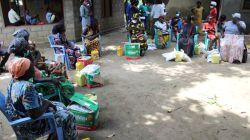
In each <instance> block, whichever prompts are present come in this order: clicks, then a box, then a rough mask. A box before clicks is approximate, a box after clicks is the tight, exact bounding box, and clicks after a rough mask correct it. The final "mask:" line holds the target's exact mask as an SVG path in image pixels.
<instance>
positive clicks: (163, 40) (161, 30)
mask: <svg viewBox="0 0 250 140" xmlns="http://www.w3.org/2000/svg"><path fill="white" fill-rule="evenodd" d="M155 27H156V28H157V29H158V30H157V32H156V33H157V35H158V36H159V43H158V44H159V45H160V46H166V44H167V42H168V40H169V32H168V28H169V27H168V25H167V23H166V22H163V23H161V22H160V21H157V22H155Z"/></svg>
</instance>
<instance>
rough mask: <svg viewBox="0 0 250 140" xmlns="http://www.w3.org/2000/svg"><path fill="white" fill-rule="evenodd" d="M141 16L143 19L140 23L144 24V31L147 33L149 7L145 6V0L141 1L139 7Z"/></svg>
mask: <svg viewBox="0 0 250 140" xmlns="http://www.w3.org/2000/svg"><path fill="white" fill-rule="evenodd" d="M139 10H140V13H141V16H142V17H143V18H144V19H142V22H143V23H144V27H145V30H146V31H147V30H148V28H149V15H150V8H149V5H148V4H146V2H145V0H142V4H141V5H140V7H139Z"/></svg>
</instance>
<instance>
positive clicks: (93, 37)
mask: <svg viewBox="0 0 250 140" xmlns="http://www.w3.org/2000/svg"><path fill="white" fill-rule="evenodd" d="M99 35H100V31H99V24H98V20H97V19H96V18H93V20H92V21H91V25H90V26H89V27H88V28H86V29H85V30H84V31H83V33H82V36H83V37H84V43H85V47H86V49H87V50H86V51H87V55H91V51H93V50H98V51H100V40H99ZM99 53H100V52H99Z"/></svg>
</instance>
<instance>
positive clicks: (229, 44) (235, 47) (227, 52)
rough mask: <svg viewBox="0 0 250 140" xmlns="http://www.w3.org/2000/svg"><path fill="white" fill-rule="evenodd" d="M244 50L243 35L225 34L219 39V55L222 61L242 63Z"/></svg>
mask: <svg viewBox="0 0 250 140" xmlns="http://www.w3.org/2000/svg"><path fill="white" fill-rule="evenodd" d="M244 49H245V46H244V35H233V34H225V37H224V38H222V39H221V49H220V53H221V58H222V60H223V61H226V62H229V63H234V62H236V61H238V62H242V58H243V52H244Z"/></svg>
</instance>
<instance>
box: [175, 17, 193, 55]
mask: <svg viewBox="0 0 250 140" xmlns="http://www.w3.org/2000/svg"><path fill="white" fill-rule="evenodd" d="M195 34H197V33H196V28H195V26H194V25H193V18H192V17H191V16H187V19H186V24H185V25H184V27H183V32H182V33H181V34H180V39H179V42H178V43H179V49H180V50H181V49H182V50H184V52H185V53H186V54H187V55H188V56H189V57H192V56H193V50H194V35H195Z"/></svg>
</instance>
